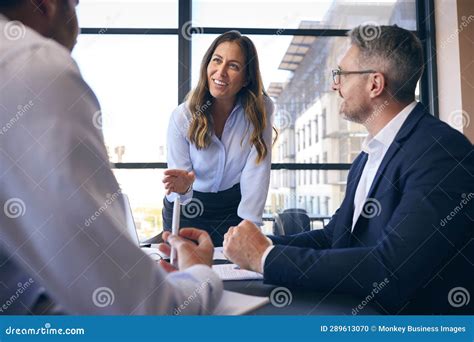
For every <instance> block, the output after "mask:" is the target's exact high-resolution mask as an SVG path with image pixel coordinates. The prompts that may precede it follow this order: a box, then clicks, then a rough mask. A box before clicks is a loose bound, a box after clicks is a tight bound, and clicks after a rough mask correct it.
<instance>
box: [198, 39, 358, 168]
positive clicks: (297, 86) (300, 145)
mask: <svg viewBox="0 0 474 342" xmlns="http://www.w3.org/2000/svg"><path fill="white" fill-rule="evenodd" d="M215 37H216V36H215V35H196V36H195V37H193V38H194V39H193V54H192V57H193V59H192V67H193V69H192V75H193V78H192V84H193V85H196V84H197V78H198V76H199V70H198V69H199V65H200V63H201V59H202V56H203V55H204V52H205V51H206V49H207V48H208V46H209V45H210V44H211V42H212V40H213V39H214V38H215ZM249 37H250V38H251V39H252V41H253V42H254V43H255V45H256V47H257V50H258V53H259V60H260V68H261V72H262V78H263V81H264V85H265V88H266V90H267V92H268V93H269V94H270V96H272V98H273V99H274V101H275V104H276V108H277V110H276V115H275V123H274V124H275V126H276V128H278V130H279V137H278V140H277V142H276V145H275V146H274V149H273V162H274V163H351V162H352V161H353V160H354V159H355V157H356V156H357V155H358V154H359V152H360V149H361V142H362V140H363V138H364V137H365V136H366V131H365V128H364V127H363V126H362V125H358V124H355V123H351V122H349V121H347V120H343V119H342V118H341V117H340V116H339V114H338V113H339V106H340V99H339V95H338V94H337V93H335V92H334V91H332V90H331V89H330V87H331V84H332V77H331V72H330V70H331V69H333V68H334V67H335V66H337V64H338V62H339V59H340V58H341V57H342V55H343V54H344V52H345V51H346V49H347V47H348V44H349V40H348V39H347V38H345V37H334V38H326V37H320V38H318V37H304V36H303V37H302V36H299V37H291V36H289V37H284V36H258V35H249Z"/></svg>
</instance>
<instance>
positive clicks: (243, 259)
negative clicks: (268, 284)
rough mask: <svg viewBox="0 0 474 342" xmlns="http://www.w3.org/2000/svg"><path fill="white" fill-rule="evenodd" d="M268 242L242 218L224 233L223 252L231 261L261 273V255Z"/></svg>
mask: <svg viewBox="0 0 474 342" xmlns="http://www.w3.org/2000/svg"><path fill="white" fill-rule="evenodd" d="M269 246H270V242H269V241H268V240H267V238H266V237H265V235H263V233H262V232H261V231H260V229H259V228H258V227H257V226H256V225H255V224H253V223H252V222H250V221H247V220H243V221H242V222H240V223H239V225H238V226H236V227H230V228H229V230H228V231H227V233H226V234H225V235H224V254H225V256H226V257H227V258H228V259H229V260H230V261H232V262H233V263H235V264H237V265H239V266H240V267H241V268H245V269H248V270H251V271H254V272H259V273H263V269H262V256H263V253H264V252H265V250H266V249H267V248H268V247H269Z"/></svg>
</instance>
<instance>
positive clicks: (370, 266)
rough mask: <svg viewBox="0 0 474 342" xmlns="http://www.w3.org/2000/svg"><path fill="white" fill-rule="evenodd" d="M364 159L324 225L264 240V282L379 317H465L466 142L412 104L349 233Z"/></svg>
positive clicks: (471, 160)
mask: <svg viewBox="0 0 474 342" xmlns="http://www.w3.org/2000/svg"><path fill="white" fill-rule="evenodd" d="M365 162H366V155H365V153H361V154H360V155H359V156H358V157H357V158H356V159H355V161H354V163H353V164H352V166H351V169H350V171H349V175H348V180H347V189H346V195H345V198H344V200H343V202H342V204H341V207H340V208H339V209H338V210H337V211H336V213H335V214H334V216H333V217H332V218H331V221H330V222H329V223H328V225H327V226H326V227H325V228H324V229H319V230H314V231H310V232H305V233H301V234H297V235H292V236H281V237H276V236H271V237H270V238H271V239H272V240H273V242H274V244H275V247H274V248H273V249H272V251H271V252H270V253H269V254H268V256H267V258H266V260H265V265H264V281H265V283H272V284H278V285H282V286H286V287H289V288H298V289H309V290H314V291H324V292H326V293H333V292H343V293H349V294H352V295H356V296H358V297H360V298H361V299H363V300H365V302H362V303H368V302H370V303H371V304H372V305H374V306H375V307H378V309H379V310H380V311H381V312H383V313H390V314H398V313H420V314H421V313H423V314H432V313H434V314H446V313H453V314H465V313H470V314H473V313H474V298H472V299H470V300H469V303H467V304H466V302H467V301H468V300H467V299H469V298H470V296H474V149H473V146H472V145H471V143H470V142H469V141H468V140H467V139H466V137H464V136H463V135H462V134H461V133H459V132H458V131H456V130H454V129H452V128H451V127H449V126H448V125H447V124H445V123H443V122H442V121H440V120H438V119H436V118H435V117H433V116H432V115H430V114H429V113H428V112H426V111H425V110H424V107H423V105H422V104H418V105H417V106H416V107H415V109H414V110H413V111H412V112H411V113H410V115H409V116H408V118H407V119H406V121H405V122H404V124H403V126H402V127H401V129H400V131H399V132H398V134H397V136H396V137H395V139H394V141H393V143H392V144H391V146H390V148H389V149H388V151H387V153H386V154H385V156H384V158H383V161H382V163H381V165H380V167H379V169H378V171H377V174H376V176H375V179H374V181H373V184H372V186H371V189H370V191H369V194H368V199H367V202H366V206H365V211H366V214H365V215H363V216H362V215H361V216H360V217H359V219H358V221H357V223H356V225H355V227H354V230H353V232H351V227H352V216H353V210H354V194H355V191H356V188H357V184H358V182H359V178H360V175H361V173H362V170H363V168H364V165H365ZM461 304H462V305H461ZM355 312H357V310H355ZM353 314H354V312H353Z"/></svg>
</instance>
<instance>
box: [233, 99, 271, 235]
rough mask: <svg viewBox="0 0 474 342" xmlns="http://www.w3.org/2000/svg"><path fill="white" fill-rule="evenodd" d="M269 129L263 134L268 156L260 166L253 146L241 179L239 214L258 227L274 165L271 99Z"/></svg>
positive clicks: (268, 114) (267, 102)
mask: <svg viewBox="0 0 474 342" xmlns="http://www.w3.org/2000/svg"><path fill="white" fill-rule="evenodd" d="M266 107H267V116H268V120H267V127H266V128H265V131H264V132H263V140H264V141H265V144H266V145H267V156H266V157H265V159H263V160H262V161H261V162H260V163H259V164H257V163H256V160H257V155H258V153H257V150H256V148H255V146H252V148H251V150H250V154H249V156H248V158H247V162H246V164H245V167H244V169H243V170H242V175H241V177H240V191H241V194H242V199H241V201H240V204H239V208H238V210H237V214H238V215H239V216H240V217H242V218H243V219H246V220H250V221H252V222H253V223H255V224H256V225H258V226H262V225H263V221H262V216H263V210H264V208H265V202H266V200H267V195H268V187H269V185H270V172H271V165H272V134H273V110H274V106H273V103H272V102H271V100H270V99H268V98H266Z"/></svg>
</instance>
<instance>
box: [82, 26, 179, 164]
mask: <svg viewBox="0 0 474 342" xmlns="http://www.w3.org/2000/svg"><path fill="white" fill-rule="evenodd" d="M163 51H166V53H163ZM73 55H74V57H75V59H76V60H77V62H78V64H79V67H80V68H81V71H82V73H83V76H84V78H85V80H86V81H87V82H88V83H89V85H90V86H91V88H92V89H93V90H94V92H95V93H96V95H97V97H98V99H99V101H100V103H101V106H102V122H98V123H97V124H98V125H99V126H102V127H103V130H104V136H105V143H106V145H107V148H108V151H109V157H110V160H111V161H112V162H124V163H125V162H164V161H166V132H167V127H168V119H169V117H170V115H171V112H172V111H173V109H174V108H176V106H177V104H178V39H177V37H175V36H141V35H137V36H126V35H125V36H121V35H113V36H107V35H81V36H80V37H79V40H78V45H77V47H76V49H75V50H74V54H73Z"/></svg>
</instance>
